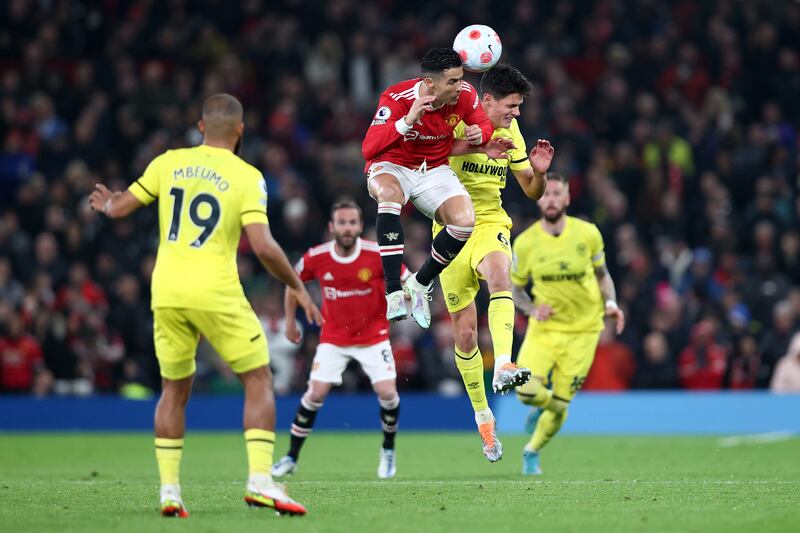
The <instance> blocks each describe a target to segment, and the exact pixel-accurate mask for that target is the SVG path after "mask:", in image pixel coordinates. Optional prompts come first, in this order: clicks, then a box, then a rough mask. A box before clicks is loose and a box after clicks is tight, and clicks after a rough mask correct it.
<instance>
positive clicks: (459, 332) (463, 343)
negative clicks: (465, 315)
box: [454, 324, 478, 353]
mask: <svg viewBox="0 0 800 533" xmlns="http://www.w3.org/2000/svg"><path fill="white" fill-rule="evenodd" d="M454 334H455V341H456V347H457V348H458V349H459V350H461V351H462V352H464V353H467V352H469V353H471V352H473V351H474V350H475V348H476V347H477V346H478V328H477V326H476V325H475V324H459V325H457V326H456V330H455V332H454Z"/></svg>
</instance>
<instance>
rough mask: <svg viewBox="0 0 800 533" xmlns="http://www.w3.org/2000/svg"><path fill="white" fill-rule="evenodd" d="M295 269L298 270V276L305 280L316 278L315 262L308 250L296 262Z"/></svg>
mask: <svg viewBox="0 0 800 533" xmlns="http://www.w3.org/2000/svg"><path fill="white" fill-rule="evenodd" d="M294 271H295V272H297V276H298V277H299V278H300V279H301V280H302V281H303V282H309V281H311V280H312V279H314V262H313V261H312V260H311V255H310V254H309V253H308V252H306V253H304V254H303V257H301V258H300V259H299V260H298V261H297V263H295V265H294Z"/></svg>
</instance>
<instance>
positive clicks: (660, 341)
mask: <svg viewBox="0 0 800 533" xmlns="http://www.w3.org/2000/svg"><path fill="white" fill-rule="evenodd" d="M633 387H634V388H636V389H675V388H678V370H677V368H676V366H675V361H674V359H673V356H672V354H671V353H670V350H669V345H668V344H667V339H666V337H665V336H664V334H663V333H660V332H657V331H653V332H651V333H648V334H647V336H646V337H645V338H644V341H642V354H641V356H640V357H639V362H638V364H637V367H636V374H635V375H634V377H633Z"/></svg>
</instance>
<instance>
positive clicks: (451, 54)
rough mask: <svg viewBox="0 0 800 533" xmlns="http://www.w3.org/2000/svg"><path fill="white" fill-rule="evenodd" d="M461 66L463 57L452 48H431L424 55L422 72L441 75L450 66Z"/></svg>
mask: <svg viewBox="0 0 800 533" xmlns="http://www.w3.org/2000/svg"><path fill="white" fill-rule="evenodd" d="M460 66H461V57H459V55H458V53H457V52H456V51H455V50H453V49H452V48H445V47H438V48H431V49H430V50H428V51H427V52H425V55H424V56H422V74H424V75H434V76H439V75H441V74H442V72H443V71H445V70H447V69H449V68H456V67H460Z"/></svg>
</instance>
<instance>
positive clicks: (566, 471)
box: [0, 432, 800, 533]
mask: <svg viewBox="0 0 800 533" xmlns="http://www.w3.org/2000/svg"><path fill="white" fill-rule="evenodd" d="M523 443H524V439H523V438H522V437H507V438H505V439H504V444H505V458H504V459H503V460H502V461H500V462H499V463H496V464H489V463H488V462H487V461H486V460H485V459H484V458H483V455H482V454H481V452H480V444H479V440H478V437H477V433H476V434H468V433H411V432H407V433H402V432H401V433H400V434H399V435H398V476H397V478H396V479H394V480H388V481H382V480H378V479H377V477H376V475H375V471H376V467H377V460H378V447H379V445H380V437H379V435H378V434H367V433H324V432H319V433H317V434H314V435H312V436H311V438H310V439H309V441H308V442H307V444H306V447H305V449H304V450H303V456H302V458H301V463H300V470H299V471H298V473H297V474H296V475H294V476H292V477H291V478H289V480H288V487H289V492H290V494H291V495H292V496H293V497H295V498H296V499H298V500H299V501H301V502H302V503H304V504H305V505H306V506H307V507H308V508H309V515H308V516H306V517H302V518H290V517H278V516H275V515H274V513H272V512H270V511H268V510H262V509H255V510H250V509H248V508H247V507H246V506H245V504H244V503H243V501H242V495H243V490H244V485H243V480H244V477H245V470H246V465H245V452H244V444H243V438H242V436H241V434H238V433H190V434H189V435H188V436H187V439H186V448H185V450H184V456H183V457H184V459H183V466H182V473H181V485H182V488H183V496H184V500H185V502H186V505H187V507H188V509H189V512H190V513H191V517H190V518H189V519H186V520H178V519H165V518H161V517H160V516H159V515H158V512H157V503H158V501H157V500H158V476H157V472H156V464H155V458H154V454H153V449H152V438H151V436H150V435H147V434H142V433H131V434H64V433H48V434H0V530H2V531H8V532H27V531H37V532H38V531H58V532H65V531H98V532H100V531H103V532H106V531H133V532H137V533H143V532H149V531H192V532H197V531H203V532H206V531H235V532H244V531H259V532H262V531H303V532H317V531H347V532H361V531H364V532H367V531H369V532H379V533H389V532H393V531H413V532H418V531H419V532H427V531H458V532H459V533H462V532H467V531H484V532H487V533H495V532H503V531H516V532H520V533H522V532H525V531H536V532H541V533H551V532H555V531H581V530H583V531H770V532H774V531H797V530H798V528H800V440H798V439H792V440H786V441H783V442H774V443H769V444H758V445H743V446H734V447H722V446H720V441H719V439H716V438H710V437H702V438H701V437H578V436H561V437H558V438H556V439H555V440H554V441H553V442H552V443H551V445H550V446H549V447H548V448H547V449H546V450H545V453H544V454H543V461H542V467H543V468H544V471H545V474H544V476H541V477H537V478H534V479H531V478H524V477H523V476H521V475H520V474H519V473H518V471H519V467H520V458H519V454H520V450H521V447H522V445H523ZM286 446H287V435H286V434H283V435H280V436H279V442H278V446H277V450H276V456H278V457H279V456H280V455H281V454H283V453H284V452H285V451H286Z"/></svg>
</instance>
